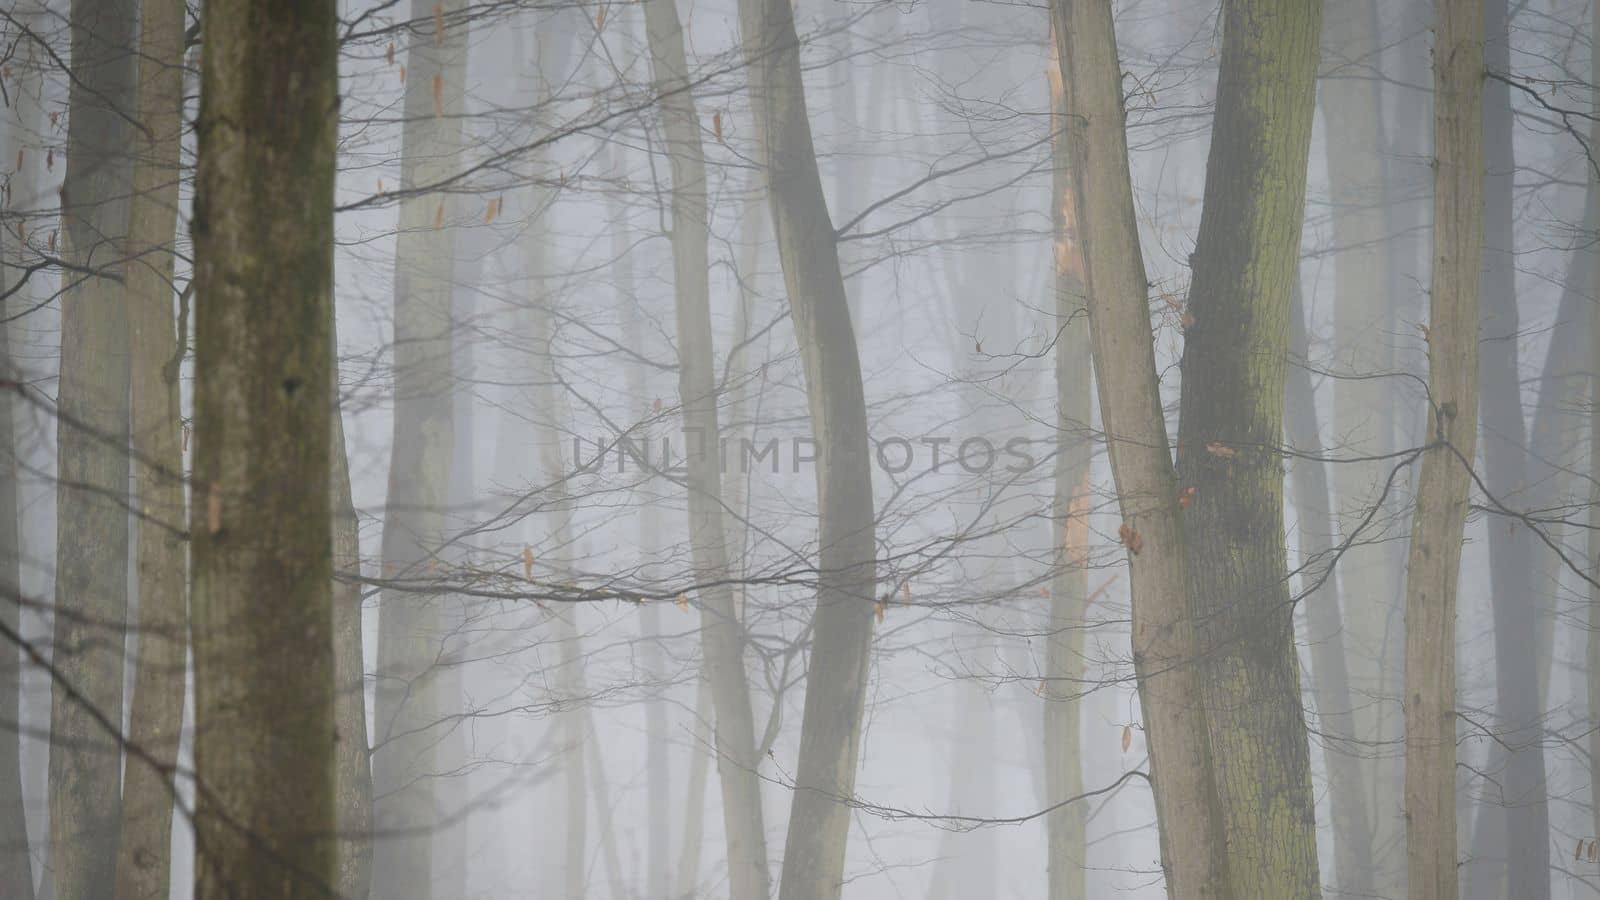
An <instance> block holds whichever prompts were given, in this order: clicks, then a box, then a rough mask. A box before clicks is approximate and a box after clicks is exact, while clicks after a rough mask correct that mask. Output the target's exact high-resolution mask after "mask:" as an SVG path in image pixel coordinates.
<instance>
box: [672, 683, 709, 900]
mask: <svg viewBox="0 0 1600 900" xmlns="http://www.w3.org/2000/svg"><path fill="white" fill-rule="evenodd" d="M711 715H712V713H711V688H710V686H709V685H707V684H706V679H705V678H704V677H702V678H700V679H699V682H698V686H697V687H696V689H695V699H694V721H695V728H694V745H693V746H692V747H691V748H690V751H691V755H690V757H689V778H688V779H687V782H686V785H687V791H686V792H685V793H686V799H685V800H684V816H683V844H682V845H681V848H680V853H679V856H678V871H677V873H676V874H675V875H674V877H673V882H672V897H673V900H693V898H694V896H695V894H696V892H697V891H698V890H699V882H700V848H701V844H702V843H703V839H704V835H705V815H706V813H705V810H706V770H707V769H708V768H709V767H710V759H711V753H712V749H711V724H710V722H711Z"/></svg>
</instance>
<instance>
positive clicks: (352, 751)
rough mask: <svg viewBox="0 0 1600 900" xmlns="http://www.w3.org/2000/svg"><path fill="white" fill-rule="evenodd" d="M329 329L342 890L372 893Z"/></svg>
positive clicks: (355, 562)
mask: <svg viewBox="0 0 1600 900" xmlns="http://www.w3.org/2000/svg"><path fill="white" fill-rule="evenodd" d="M329 327H330V328H334V332H333V333H331V334H330V335H329V337H328V343H329V348H330V354H331V356H332V357H333V360H334V369H333V378H334V384H333V414H332V416H331V420H332V432H331V434H330V437H329V443H330V447H329V449H330V451H331V453H332V456H331V460H330V465H331V466H332V469H331V470H330V477H329V486H330V496H329V505H330V507H331V510H332V515H333V523H332V538H333V677H334V698H333V703H334V722H335V728H336V730H337V733H338V740H339V744H338V749H337V753H338V757H337V760H336V763H335V765H336V767H337V771H336V772H335V774H334V786H335V791H336V793H337V801H336V803H337V810H338V823H339V846H338V864H339V881H338V886H339V896H340V897H342V898H344V900H366V898H367V891H368V888H370V887H371V885H372V753H371V751H370V750H369V749H368V744H367V693H366V665H365V662H364V661H363V657H362V634H361V608H362V599H361V581H360V580H359V579H360V578H361V532H360V528H361V523H360V520H359V519H357V517H356V505H355V498H354V497H352V496H351V493H350V455H349V452H348V451H347V450H346V448H345V442H344V413H343V411H342V409H341V406H340V397H339V383H338V339H337V336H336V335H337V328H336V327H335V326H333V325H330V326H329Z"/></svg>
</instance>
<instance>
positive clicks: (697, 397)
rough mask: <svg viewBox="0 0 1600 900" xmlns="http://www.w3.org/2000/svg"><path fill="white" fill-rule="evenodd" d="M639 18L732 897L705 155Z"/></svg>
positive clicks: (730, 728) (734, 876) (677, 55)
mask: <svg viewBox="0 0 1600 900" xmlns="http://www.w3.org/2000/svg"><path fill="white" fill-rule="evenodd" d="M644 16H645V30H646V32H647V34H648V36H649V41H650V59H651V66H652V70H653V72H654V75H655V90H656V93H657V95H658V96H659V97H660V103H661V108H662V130H663V132H664V133H665V137H666V142H665V143H666V151H667V154H668V156H669V158H670V160H671V167H672V260H673V285H674V295H675V297H676V309H677V333H678V396H679V400H680V402H681V404H682V406H683V420H684V421H683V430H684V439H685V441H686V446H685V450H684V452H685V454H686V455H687V460H686V462H687V468H688V489H689V498H688V501H689V502H688V505H689V540H690V544H691V546H692V549H693V554H694V571H695V581H696V582H699V583H701V584H705V585H706V587H704V588H702V589H701V590H700V591H698V592H697V593H698V595H699V596H698V599H699V601H700V603H699V606H700V635H701V644H702V646H703V648H704V649H703V653H704V659H705V667H706V678H707V679H708V680H709V682H710V685H711V699H712V706H713V709H714V711H715V714H716V720H715V722H716V724H715V735H716V738H715V739H716V747H717V754H718V760H717V773H718V776H719V777H720V780H721V783H722V816H723V822H724V826H725V827H724V831H725V833H726V834H727V840H728V882H729V885H728V886H729V890H730V891H731V892H732V896H734V897H736V898H747V897H748V898H764V897H766V896H767V894H768V891H769V888H770V879H769V877H768V874H767V840H766V830H765V825H764V823H763V821H762V815H761V780H760V778H759V776H758V767H759V765H760V758H759V756H758V754H757V750H756V735H755V721H754V713H753V712H752V711H751V706H750V685H749V679H748V677H747V675H746V674H745V668H744V640H745V638H744V626H743V624H742V623H741V622H740V621H739V618H738V614H737V611H736V610H735V607H734V594H733V588H732V586H731V585H730V584H729V582H728V574H729V568H728V546H727V539H726V534H725V532H724V530H723V517H724V513H723V504H722V473H721V471H720V461H721V455H720V453H719V451H718V446H719V438H720V436H721V434H722V430H721V427H720V425H719V423H718V416H717V403H718V396H717V375H716V366H717V360H716V348H715V346H714V345H713V339H712V331H711V290H710V281H709V279H710V262H709V259H708V252H707V246H706V242H707V240H708V230H707V229H708V224H707V214H708V210H707V208H706V166H705V152H704V149H703V147H702V146H701V143H700V125H699V122H698V120H697V118H696V114H695V108H694V99H693V96H692V94H691V93H690V91H689V71H688V62H687V60H686V58H685V55H684V44H683V28H682V26H681V25H680V24H679V21H678V12H677V8H676V6H675V5H674V0H646V2H645V4H644Z"/></svg>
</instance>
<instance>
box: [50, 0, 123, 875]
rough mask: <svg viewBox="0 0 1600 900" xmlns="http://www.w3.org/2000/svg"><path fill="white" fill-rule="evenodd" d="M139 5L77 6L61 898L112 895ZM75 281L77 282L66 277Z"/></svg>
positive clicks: (54, 863)
mask: <svg viewBox="0 0 1600 900" xmlns="http://www.w3.org/2000/svg"><path fill="white" fill-rule="evenodd" d="M136 16H137V4H136V2H135V0H85V2H80V3H74V4H73V5H72V18H71V30H72V76H73V77H72V87H71V90H70V94H69V100H68V105H69V110H70V115H69V117H68V126H67V172H66V178H65V180H64V181H63V182H62V188H61V195H62V206H63V210H62V218H63V219H64V220H65V221H64V225H65V233H64V234H63V238H64V239H65V247H64V248H63V249H64V252H63V257H64V258H65V259H66V260H67V261H68V262H69V263H71V264H73V265H74V266H84V267H88V268H90V269H92V270H93V274H90V275H88V276H86V277H84V278H82V279H81V280H76V279H75V278H74V277H67V278H66V279H65V281H66V282H67V289H66V291H65V293H64V295H63V297H62V303H61V376H60V392H59V395H58V401H57V403H58V408H59V417H58V421H57V427H56V458H57V472H56V474H57V478H58V487H57V495H56V496H57V499H56V607H55V608H56V617H55V635H54V642H53V646H54V648H55V656H54V664H55V666H56V668H57V670H58V672H59V675H60V677H61V679H62V680H63V681H65V682H66V683H67V684H70V685H72V687H73V688H74V689H75V690H76V691H77V692H78V693H79V695H80V696H81V699H79V698H74V697H71V696H68V695H67V693H66V692H65V691H63V690H62V689H61V687H60V686H59V685H57V687H56V689H55V690H54V692H53V694H52V697H51V706H50V739H51V753H50V845H51V868H52V869H53V870H54V874H55V887H56V891H57V893H58V895H59V896H61V897H62V898H65V900H80V898H82V900H101V898H109V897H111V896H113V894H114V892H115V890H116V866H117V846H118V834H117V829H118V825H119V821H120V817H121V815H120V806H121V803H120V797H121V773H122V765H121V749H120V748H119V747H118V746H117V744H116V743H115V742H114V741H112V740H110V739H108V737H107V736H106V734H105V732H104V731H103V730H102V729H101V728H100V726H99V725H98V724H97V723H96V722H95V716H104V717H105V720H106V721H109V722H112V723H114V724H116V725H117V726H118V727H119V728H120V727H121V722H122V712H123V642H124V621H125V618H126V616H127V607H128V510H127V508H126V506H125V499H126V497H127V492H128V468H129V467H128V448H127V431H128V418H129V411H128V377H129V359H128V354H129V349H128V304H127V302H126V295H125V293H124V291H123V287H122V285H121V284H120V283H119V282H118V281H116V280H114V279H113V277H111V276H112V275H120V274H121V270H122V266H121V260H122V254H123V246H122V241H123V239H124V237H125V236H126V234H127V225H128V203H127V200H126V197H127V195H128V188H129V173H130V168H131V166H130V163H131V158H130V155H129V154H128V152H127V139H128V135H129V133H130V128H129V126H128V125H127V123H126V121H125V118H124V117H126V116H128V115H129V114H130V113H131V112H132V110H133V103H132V99H133V96H132V95H133V91H132V88H133V84H134V74H135V65H134V59H135V56H134V54H133V52H132V51H131V50H130V48H132V47H133V46H134V44H135V20H136ZM74 282H75V283H74Z"/></svg>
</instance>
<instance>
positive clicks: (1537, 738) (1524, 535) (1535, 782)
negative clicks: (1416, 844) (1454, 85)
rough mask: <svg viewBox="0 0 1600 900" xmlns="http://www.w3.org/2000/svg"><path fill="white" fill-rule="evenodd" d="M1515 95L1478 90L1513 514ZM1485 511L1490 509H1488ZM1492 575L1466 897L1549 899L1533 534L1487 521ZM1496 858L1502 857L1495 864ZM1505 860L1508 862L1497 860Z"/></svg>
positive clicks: (1490, 464) (1490, 339) (1492, 337)
mask: <svg viewBox="0 0 1600 900" xmlns="http://www.w3.org/2000/svg"><path fill="white" fill-rule="evenodd" d="M1482 2H1483V54H1484V65H1485V67H1486V68H1487V69H1488V70H1489V71H1490V72H1493V73H1496V74H1500V75H1509V74H1510V69H1511V37H1510V21H1509V19H1510V11H1509V8H1508V5H1507V0H1482ZM1512 132H1513V119H1512V111H1511V88H1510V86H1509V85H1507V84H1506V83H1505V82H1503V81H1499V80H1495V79H1489V80H1488V81H1487V82H1486V83H1485V84H1484V87H1483V157H1484V164H1485V166H1486V171H1485V174H1484V188H1483V270H1482V308H1481V314H1482V322H1481V325H1480V327H1481V329H1482V372H1481V376H1480V378H1481V394H1480V397H1479V400H1480V404H1481V407H1480V410H1479V414H1480V416H1481V418H1482V430H1483V435H1482V438H1481V439H1482V441H1483V460H1484V483H1485V487H1486V489H1487V491H1488V492H1489V493H1490V494H1491V495H1493V497H1494V499H1495V500H1497V501H1499V502H1500V503H1503V504H1505V505H1506V506H1507V507H1509V508H1512V509H1518V508H1521V507H1522V506H1523V504H1524V503H1526V501H1527V494H1526V493H1525V489H1526V487H1527V478H1528V474H1529V464H1528V459H1527V429H1526V427H1525V426H1524V417H1523V410H1522V372H1521V368H1520V356H1519V353H1518V343H1519V342H1520V340H1521V337H1522V335H1521V330H1520V326H1519V315H1518V299H1517V285H1516V265H1517V262H1516V255H1515V254H1516V236H1515V226H1516V223H1515V215H1516V211H1515V209H1514V192H1515V184H1514V178H1515V171H1514V170H1515V167H1516V158H1515V154H1514V150H1513V147H1512ZM1492 505H1493V504H1491V506H1492ZM1488 525H1489V527H1488V532H1489V563H1490V565H1489V572H1490V591H1491V596H1492V604H1491V605H1492V608H1493V611H1494V646H1495V652H1494V660H1495V723H1496V731H1497V734H1498V740H1497V742H1496V743H1497V744H1498V743H1500V742H1503V743H1504V748H1503V752H1495V751H1491V754H1490V759H1491V761H1492V762H1499V761H1503V762H1504V764H1505V768H1504V770H1503V774H1502V772H1500V771H1494V772H1491V773H1490V776H1491V777H1493V778H1495V779H1496V780H1497V781H1498V782H1499V786H1498V788H1492V789H1490V790H1489V791H1488V792H1487V795H1486V797H1485V800H1484V801H1483V802H1480V803H1479V804H1478V815H1477V821H1476V826H1475V830H1474V834H1473V845H1472V847H1473V860H1474V862H1475V863H1476V865H1475V866H1474V869H1473V877H1472V878H1470V879H1468V881H1467V885H1468V891H1467V893H1468V896H1469V897H1474V898H1483V900H1490V898H1495V897H1512V898H1515V900H1547V898H1549V896H1550V872H1549V869H1550V865H1549V852H1550V851H1549V831H1550V823H1549V806H1548V802H1547V800H1546V797H1545V771H1544V748H1543V741H1542V739H1543V723H1542V715H1541V710H1540V703H1539V668H1540V666H1539V661H1538V659H1537V658H1536V654H1537V643H1538V637H1537V621H1538V617H1539V604H1538V603H1537V602H1535V592H1536V587H1537V586H1536V585H1535V584H1534V582H1533V573H1534V564H1535V551H1534V546H1533V542H1534V540H1535V536H1534V534H1533V531H1532V529H1530V528H1528V527H1527V526H1526V525H1524V524H1523V523H1520V522H1517V521H1516V520H1514V519H1510V518H1506V517H1504V516H1500V515H1493V516H1491V517H1490V519H1489V521H1488ZM1502 854H1504V855H1503V856H1502ZM1502 860H1504V862H1502Z"/></svg>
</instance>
